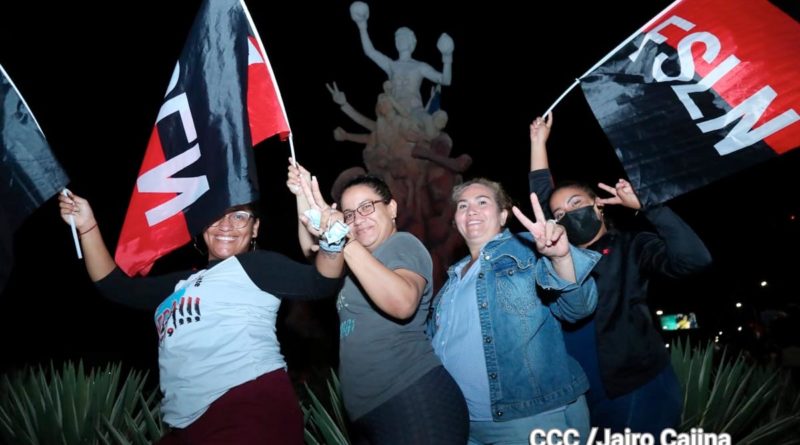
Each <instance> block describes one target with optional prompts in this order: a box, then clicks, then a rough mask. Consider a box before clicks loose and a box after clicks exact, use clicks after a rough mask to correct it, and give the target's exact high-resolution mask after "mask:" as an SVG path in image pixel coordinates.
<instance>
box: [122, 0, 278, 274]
mask: <svg viewBox="0 0 800 445" xmlns="http://www.w3.org/2000/svg"><path fill="white" fill-rule="evenodd" d="M275 134H280V135H281V136H282V137H285V136H287V135H288V134H289V124H288V121H287V119H286V114H285V112H284V108H283V102H282V100H281V96H280V92H279V91H278V87H277V85H276V83H275V81H274V76H273V74H272V68H271V67H270V65H269V60H268V59H267V54H266V51H265V50H264V47H263V46H262V44H261V40H260V38H259V36H258V34H257V32H256V29H255V26H254V25H253V23H252V21H251V19H250V15H249V13H248V11H247V9H246V7H245V5H244V3H243V2H241V1H239V0H206V1H205V2H204V3H203V5H202V6H201V9H200V12H199V13H198V15H197V18H196V19H195V22H194V24H193V25H192V29H191V31H190V32H189V37H188V39H187V40H186V44H185V45H184V48H183V51H182V52H181V56H180V58H179V60H178V63H177V64H176V66H175V70H174V71H173V74H172V78H171V79H170V81H169V85H168V87H167V93H166V95H165V96H164V102H163V104H162V105H161V109H160V110H159V113H158V117H157V118H156V123H155V125H154V127H153V132H152V134H151V136H150V141H149V143H148V145H147V151H146V153H145V157H144V161H143V162H142V167H141V169H140V171H139V176H138V179H137V181H136V187H135V188H134V190H133V196H132V197H131V202H130V205H129V207H128V213H127V215H126V217H125V222H124V224H123V227H122V233H121V235H120V240H119V243H118V245H117V251H116V254H115V260H116V262H117V264H118V265H119V266H120V268H121V269H122V270H124V271H125V272H126V273H127V274H128V275H131V276H132V275H135V274H142V275H145V274H147V273H148V272H149V271H150V268H151V267H152V265H153V263H154V262H155V261H156V259H158V258H160V257H161V256H163V255H165V254H167V253H169V252H171V251H173V250H175V249H177V248H178V247H180V246H182V245H184V244H186V243H188V242H189V241H190V240H191V238H192V236H193V235H196V234H198V233H200V232H201V231H202V230H203V229H204V228H205V227H206V226H207V225H208V224H210V223H211V222H213V221H214V219H216V218H218V217H219V216H220V215H221V214H222V212H223V211H224V210H225V209H227V208H229V207H231V206H234V205H239V204H244V203H249V202H253V201H256V200H257V199H258V179H257V177H256V171H255V163H254V160H253V151H252V147H253V145H255V144H257V143H258V142H261V141H262V140H264V139H266V138H268V137H270V136H273V135H275Z"/></svg>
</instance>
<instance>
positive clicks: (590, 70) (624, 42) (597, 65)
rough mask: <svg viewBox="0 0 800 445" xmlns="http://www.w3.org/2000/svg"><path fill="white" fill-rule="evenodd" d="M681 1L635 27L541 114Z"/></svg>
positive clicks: (549, 109) (680, 0) (551, 107)
mask: <svg viewBox="0 0 800 445" xmlns="http://www.w3.org/2000/svg"><path fill="white" fill-rule="evenodd" d="M682 1H683V0H675V1H674V2H672V3H671V4H670V5H669V6H667V7H666V8H664V10H663V11H661V12H659V13H658V14H657V15H656V16H655V17H653V18H652V19H650V20H649V21H648V22H647V23H645V24H644V25H642V26H641V27H639V29H637V30H636V31H634V32H633V34H631V35H630V36H629V37H628V38H627V39H625V41H623V42H622V43H620V44H619V45H617V47H616V48H614V49H613V50H611V52H609V53H608V54H606V55H605V57H603V58H602V59H600V61H599V62H597V63H595V64H594V66H592V67H591V68H589V69H588V70H586V72H585V73H583V74H582V75H581V76H580V77H578V78H577V79H575V82H572V85H570V86H569V88H567V90H566V91H564V92H563V93H561V95H560V96H558V99H556V101H555V102H553V105H550V108H548V109H547V111H545V112H544V114H542V116H547V114H548V113H550V112H551V111H553V108H555V107H556V105H558V103H559V102H561V100H562V99H564V96H566V95H567V94H568V93H569V92H570V91H572V90H573V89H575V87H576V86H578V84H579V83H580V82H581V79H583V78H584V77H586V76H588V75H589V73H591V72H592V71H594V70H596V69H597V67H599V66H600V65H602V64H604V63H606V61H607V60H608V59H610V58H611V56H613V55H614V54H616V53H617V52H618V51H619V50H621V49H622V48H623V47H624V46H625V45H627V44H628V43H630V41H631V40H633V39H634V38H636V36H638V35H639V34H640V33H641V32H642V31H644V30H645V29H646V28H648V27H650V25H652V24H653V23H655V22H656V21H658V20H659V19H660V18H661V17H663V16H664V14H666V13H667V12H668V11H669V10H670V9H672V8H674V7H675V6H676V5H677V4H678V3H680V2H682Z"/></svg>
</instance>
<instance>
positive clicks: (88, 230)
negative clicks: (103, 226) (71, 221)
mask: <svg viewBox="0 0 800 445" xmlns="http://www.w3.org/2000/svg"><path fill="white" fill-rule="evenodd" d="M95 227H97V223H94V225H93V226H92V227H89V228H88V229H87V230H84V231H83V232H79V233H78V236H83V235H86V234H87V233H89V232H91V231H92V230H94V229H95Z"/></svg>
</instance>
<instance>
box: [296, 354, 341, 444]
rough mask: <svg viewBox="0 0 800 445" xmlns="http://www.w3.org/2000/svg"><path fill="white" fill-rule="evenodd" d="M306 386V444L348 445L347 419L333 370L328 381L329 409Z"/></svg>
mask: <svg viewBox="0 0 800 445" xmlns="http://www.w3.org/2000/svg"><path fill="white" fill-rule="evenodd" d="M304 385H305V389H306V394H307V396H308V399H307V400H305V401H304V402H303V403H302V404H301V405H302V406H301V407H302V409H303V418H304V419H305V431H304V436H305V442H306V443H307V444H309V445H321V444H326V445H348V444H350V436H349V435H348V433H347V420H346V419H347V418H346V416H345V414H344V405H343V404H342V392H341V389H340V384H339V378H338V377H336V373H335V372H334V371H333V370H331V376H330V379H328V381H327V389H328V402H329V408H328V407H326V406H325V404H324V403H323V402H322V401H320V399H319V397H317V396H316V394H314V391H312V390H311V388H309V387H308V385H307V384H304Z"/></svg>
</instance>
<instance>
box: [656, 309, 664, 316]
mask: <svg viewBox="0 0 800 445" xmlns="http://www.w3.org/2000/svg"><path fill="white" fill-rule="evenodd" d="M656 315H664V311H662V310H661V309H659V310H657V311H656Z"/></svg>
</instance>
